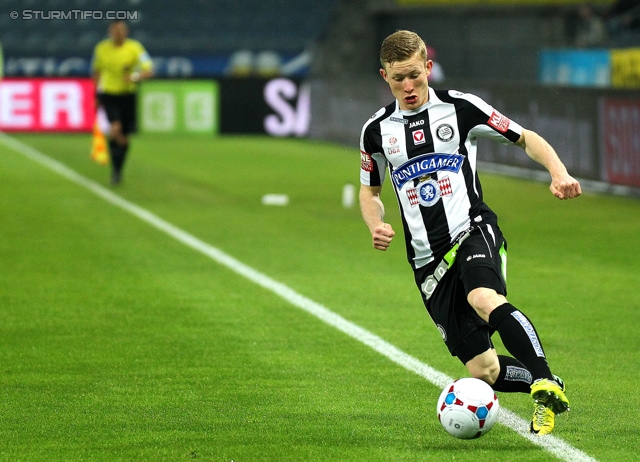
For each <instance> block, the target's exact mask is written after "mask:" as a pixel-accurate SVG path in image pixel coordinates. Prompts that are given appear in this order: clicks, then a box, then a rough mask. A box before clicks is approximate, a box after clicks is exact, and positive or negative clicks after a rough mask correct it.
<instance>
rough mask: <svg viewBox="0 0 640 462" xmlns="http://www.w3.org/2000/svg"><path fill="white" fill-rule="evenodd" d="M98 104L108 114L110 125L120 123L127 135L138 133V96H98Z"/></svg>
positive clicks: (131, 94)
mask: <svg viewBox="0 0 640 462" xmlns="http://www.w3.org/2000/svg"><path fill="white" fill-rule="evenodd" d="M98 102H99V103H100V105H101V106H102V107H103V108H104V110H105V112H106V113H107V119H109V122H110V123H113V122H116V121H117V122H120V124H121V125H122V133H124V134H125V135H127V134H129V133H135V131H136V94H135V93H124V94H118V95H112V94H107V93H99V94H98Z"/></svg>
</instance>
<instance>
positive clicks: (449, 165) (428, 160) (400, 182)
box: [391, 153, 464, 189]
mask: <svg viewBox="0 0 640 462" xmlns="http://www.w3.org/2000/svg"><path fill="white" fill-rule="evenodd" d="M462 162H464V156H463V155H461V154H443V153H432V154H423V155H421V156H418V157H414V158H413V159H409V161H407V162H405V163H404V164H402V165H401V166H399V167H398V168H397V169H395V170H394V171H393V173H391V178H392V179H393V183H394V184H395V185H396V188H397V189H402V187H403V186H404V185H405V184H406V183H407V182H408V181H411V180H413V179H415V178H420V177H421V176H426V175H431V174H432V173H436V172H438V171H447V172H453V173H458V172H459V171H460V167H462Z"/></svg>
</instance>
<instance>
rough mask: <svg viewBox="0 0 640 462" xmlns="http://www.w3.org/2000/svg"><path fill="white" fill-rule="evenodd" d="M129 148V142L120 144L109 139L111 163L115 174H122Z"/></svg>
mask: <svg viewBox="0 0 640 462" xmlns="http://www.w3.org/2000/svg"><path fill="white" fill-rule="evenodd" d="M128 150H129V143H127V144H125V145H120V144H118V143H117V142H116V141H115V140H110V141H109V153H110V156H111V164H112V168H113V173H114V174H117V175H120V173H121V172H122V167H123V166H124V161H125V159H126V156H127V151H128Z"/></svg>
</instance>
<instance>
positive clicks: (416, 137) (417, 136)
mask: <svg viewBox="0 0 640 462" xmlns="http://www.w3.org/2000/svg"><path fill="white" fill-rule="evenodd" d="M412 135H413V144H424V143H426V142H427V140H426V138H425V137H424V130H423V129H422V128H421V129H420V130H416V131H415V132H413V133H412Z"/></svg>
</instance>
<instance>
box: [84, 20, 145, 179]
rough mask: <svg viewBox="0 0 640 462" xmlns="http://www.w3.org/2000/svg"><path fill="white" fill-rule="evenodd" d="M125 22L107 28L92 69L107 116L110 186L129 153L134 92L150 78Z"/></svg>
mask: <svg viewBox="0 0 640 462" xmlns="http://www.w3.org/2000/svg"><path fill="white" fill-rule="evenodd" d="M128 35H129V28H128V27H127V24H126V23H125V22H124V21H114V22H112V23H111V25H110V26H109V38H108V39H105V40H103V41H101V42H100V43H98V44H97V45H96V47H95V50H94V53H93V61H92V63H91V68H92V70H93V76H94V80H95V82H96V88H97V93H98V102H99V104H100V105H101V106H102V107H103V108H104V110H105V112H106V113H107V118H108V119H109V123H110V125H111V127H110V131H109V155H110V158H111V169H112V170H111V184H113V185H117V184H119V183H120V180H121V178H122V168H123V166H124V161H125V159H126V156H127V151H128V150H129V135H130V134H131V133H134V132H135V129H136V92H137V90H138V84H139V83H140V81H142V80H144V79H148V78H150V77H152V76H153V65H152V62H151V58H150V57H149V55H148V53H147V52H146V51H145V49H144V47H143V46H142V44H141V43H140V42H138V41H137V40H132V39H129V38H127V36H128Z"/></svg>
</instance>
